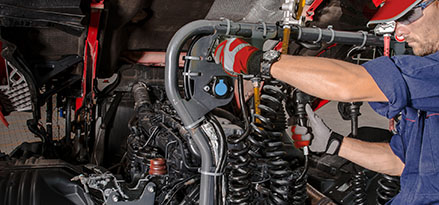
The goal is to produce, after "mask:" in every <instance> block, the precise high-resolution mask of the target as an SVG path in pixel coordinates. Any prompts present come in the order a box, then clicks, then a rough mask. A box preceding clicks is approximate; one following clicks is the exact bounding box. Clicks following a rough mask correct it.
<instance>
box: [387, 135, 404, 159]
mask: <svg viewBox="0 0 439 205" xmlns="http://www.w3.org/2000/svg"><path fill="white" fill-rule="evenodd" d="M390 148H391V149H392V151H393V153H394V154H395V155H396V156H398V157H399V159H401V161H402V162H403V163H404V164H405V154H404V153H405V152H404V144H403V143H402V137H401V135H399V134H396V135H393V136H392V139H391V140H390Z"/></svg>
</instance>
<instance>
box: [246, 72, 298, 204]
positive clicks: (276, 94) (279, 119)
mask: <svg viewBox="0 0 439 205" xmlns="http://www.w3.org/2000/svg"><path fill="white" fill-rule="evenodd" d="M265 83H266V84H265V85H264V87H263V88H262V95H261V103H260V105H259V109H260V110H261V115H255V118H256V119H257V123H254V126H252V128H253V129H254V133H256V134H257V136H259V137H261V136H262V137H264V138H265V139H266V141H265V147H266V149H265V156H266V157H267V158H268V166H269V171H268V173H269V175H270V190H271V192H270V196H269V198H268V203H269V204H290V202H291V199H290V198H289V195H290V193H291V179H290V176H291V169H290V167H289V164H288V162H287V161H285V160H284V159H283V158H284V156H285V154H286V153H285V151H283V142H282V137H283V132H282V131H283V130H285V128H286V116H285V112H284V107H283V103H282V101H283V100H284V99H285V95H284V93H283V86H282V84H281V83H279V82H277V81H265Z"/></svg>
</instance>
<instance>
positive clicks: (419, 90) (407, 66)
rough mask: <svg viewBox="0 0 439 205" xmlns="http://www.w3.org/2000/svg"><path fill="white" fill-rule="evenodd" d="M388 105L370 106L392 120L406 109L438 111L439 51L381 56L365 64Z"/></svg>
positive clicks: (377, 104)
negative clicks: (426, 53) (425, 53)
mask: <svg viewBox="0 0 439 205" xmlns="http://www.w3.org/2000/svg"><path fill="white" fill-rule="evenodd" d="M363 66H364V67H365V68H366V70H367V71H368V72H369V74H370V75H371V76H372V77H373V79H374V80H375V82H376V83H377V84H378V87H379V88H380V89H381V90H382V91H383V93H384V94H385V95H386V97H387V99H389V102H385V103H375V102H374V103H370V105H371V107H372V108H373V109H374V110H375V111H376V112H378V113H379V114H381V115H383V116H385V117H387V118H392V117H394V116H395V115H396V114H397V113H399V111H401V109H403V108H404V107H405V106H408V107H412V108H415V109H419V110H423V111H430V112H439V103H438V102H439V52H438V53H435V54H432V55H429V56H426V57H420V56H407V55H405V56H395V57H392V58H389V57H380V58H377V59H375V60H373V61H370V62H367V63H365V64H363Z"/></svg>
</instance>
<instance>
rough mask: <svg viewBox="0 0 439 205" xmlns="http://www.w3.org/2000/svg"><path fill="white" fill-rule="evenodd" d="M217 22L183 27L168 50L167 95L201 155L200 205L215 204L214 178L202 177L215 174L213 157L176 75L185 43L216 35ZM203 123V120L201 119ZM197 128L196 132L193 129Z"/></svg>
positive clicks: (196, 22)
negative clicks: (198, 36) (203, 36)
mask: <svg viewBox="0 0 439 205" xmlns="http://www.w3.org/2000/svg"><path fill="white" fill-rule="evenodd" d="M217 24H218V22H213V21H204V20H201V21H195V22H192V23H189V24H187V25H185V26H184V27H182V28H181V29H180V30H179V31H177V33H175V35H174V37H173V38H172V39H171V41H170V43H169V45H168V49H167V51H166V67H165V86H166V95H167V96H168V99H169V100H170V101H171V103H172V105H173V106H174V108H175V110H176V111H177V113H178V115H179V116H180V118H181V120H182V121H183V123H184V125H185V126H186V128H189V129H188V131H189V132H190V133H191V135H192V137H193V139H194V141H195V143H196V145H197V147H198V149H199V151H200V154H201V170H200V171H201V173H202V174H201V181H200V200H199V203H200V204H203V205H204V204H206V205H212V204H214V201H215V199H214V196H215V194H214V191H215V190H214V187H215V186H214V177H213V176H210V175H206V174H203V173H210V172H212V167H214V164H213V156H212V152H211V150H210V146H209V144H208V142H207V140H206V136H205V134H204V133H203V132H202V131H201V130H200V128H199V126H198V125H195V126H194V123H196V122H198V121H200V119H197V118H196V116H194V115H192V114H191V112H190V111H191V110H192V109H194V106H195V107H196V106H197V105H194V104H193V103H188V102H187V101H186V100H184V99H183V98H181V96H180V94H179V92H178V84H177V79H178V78H177V74H178V60H179V59H178V58H179V55H180V50H181V48H182V47H183V45H184V43H185V42H186V41H187V40H188V39H190V38H191V37H193V36H196V35H209V34H213V33H214V32H215V29H214V26H215V25H217ZM201 119H202V118H201ZM192 127H194V128H192Z"/></svg>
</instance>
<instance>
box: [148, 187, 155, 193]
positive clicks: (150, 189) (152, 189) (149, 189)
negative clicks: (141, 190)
mask: <svg viewBox="0 0 439 205" xmlns="http://www.w3.org/2000/svg"><path fill="white" fill-rule="evenodd" d="M147 190H148V191H149V192H151V193H152V192H154V191H155V190H154V187H153V186H148V187H147Z"/></svg>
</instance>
